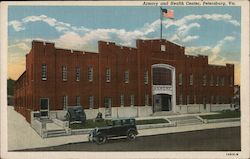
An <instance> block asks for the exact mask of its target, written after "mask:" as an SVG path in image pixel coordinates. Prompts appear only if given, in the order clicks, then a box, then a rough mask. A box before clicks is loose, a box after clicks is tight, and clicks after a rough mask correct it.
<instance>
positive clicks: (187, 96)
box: [187, 95, 190, 104]
mask: <svg viewBox="0 0 250 159" xmlns="http://www.w3.org/2000/svg"><path fill="white" fill-rule="evenodd" d="M189 103H190V102H189V95H187V104H189Z"/></svg>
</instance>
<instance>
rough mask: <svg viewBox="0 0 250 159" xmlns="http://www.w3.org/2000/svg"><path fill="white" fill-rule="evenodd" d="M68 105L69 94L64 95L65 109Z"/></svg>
mask: <svg viewBox="0 0 250 159" xmlns="http://www.w3.org/2000/svg"><path fill="white" fill-rule="evenodd" d="M67 106H68V96H63V109H64V110H66V109H67Z"/></svg>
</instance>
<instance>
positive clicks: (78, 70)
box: [76, 67, 80, 81]
mask: <svg viewBox="0 0 250 159" xmlns="http://www.w3.org/2000/svg"><path fill="white" fill-rule="evenodd" d="M76 81H80V67H76Z"/></svg>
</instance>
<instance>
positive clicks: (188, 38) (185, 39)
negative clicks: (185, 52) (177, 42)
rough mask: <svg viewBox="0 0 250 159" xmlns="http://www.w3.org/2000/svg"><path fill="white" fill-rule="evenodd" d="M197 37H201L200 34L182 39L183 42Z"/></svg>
mask: <svg viewBox="0 0 250 159" xmlns="http://www.w3.org/2000/svg"><path fill="white" fill-rule="evenodd" d="M195 39H199V36H197V35H195V36H187V37H185V38H184V39H182V41H183V42H189V41H192V40H195Z"/></svg>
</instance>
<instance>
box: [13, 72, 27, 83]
mask: <svg viewBox="0 0 250 159" xmlns="http://www.w3.org/2000/svg"><path fill="white" fill-rule="evenodd" d="M25 74H26V70H25V71H24V72H23V73H22V74H21V76H19V78H18V79H17V80H16V81H15V82H17V81H19V80H20V79H21V78H23V76H24V75H25Z"/></svg>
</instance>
